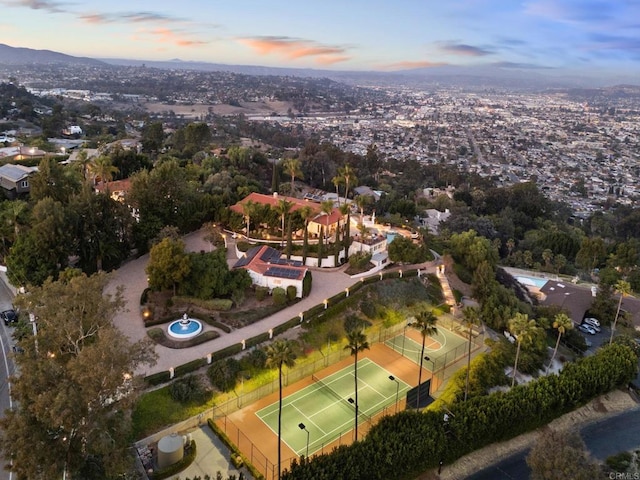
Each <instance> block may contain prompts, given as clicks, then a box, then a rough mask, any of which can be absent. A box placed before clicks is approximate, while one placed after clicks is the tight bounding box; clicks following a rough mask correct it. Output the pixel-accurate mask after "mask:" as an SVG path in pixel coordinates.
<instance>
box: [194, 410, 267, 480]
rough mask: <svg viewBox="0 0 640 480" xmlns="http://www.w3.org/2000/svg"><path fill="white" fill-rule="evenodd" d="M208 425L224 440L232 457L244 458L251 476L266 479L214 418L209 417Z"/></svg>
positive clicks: (257, 479)
mask: <svg viewBox="0 0 640 480" xmlns="http://www.w3.org/2000/svg"><path fill="white" fill-rule="evenodd" d="M207 425H209V428H211V430H213V433H214V434H215V435H217V436H218V438H219V439H220V440H221V441H222V443H224V444H225V445H226V446H227V448H228V449H229V450H231V458H232V459H233V458H234V457H235V458H236V459H237V457H240V458H241V459H242V461H243V462H244V464H245V465H246V466H247V469H248V470H249V473H251V476H252V477H253V478H255V479H256V480H264V475H262V474H261V473H260V472H259V471H258V470H256V468H255V467H254V466H253V465H251V462H249V461H248V460H247V458H246V457H245V456H244V455H243V454H242V452H241V451H240V450H239V449H238V447H236V446H235V445H234V444H233V442H232V441H231V440H230V439H229V437H227V434H226V433H224V432H223V431H222V430H221V429H220V428H219V427H218V425H216V422H214V421H213V420H212V419H208V420H207ZM236 461H237V460H236Z"/></svg>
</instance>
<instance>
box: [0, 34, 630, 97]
mask: <svg viewBox="0 0 640 480" xmlns="http://www.w3.org/2000/svg"><path fill="white" fill-rule="evenodd" d="M0 64H3V65H34V64H48V65H51V64H68V65H73V64H76V65H93V66H107V65H113V66H143V65H144V66H146V67H150V68H158V69H165V70H167V69H169V70H199V71H210V72H214V71H215V72H220V71H224V72H232V73H238V74H245V75H276V76H296V77H312V78H329V79H331V80H335V81H338V82H343V83H348V84H352V85H354V84H355V85H383V86H399V85H402V86H412V87H434V86H438V85H441V86H459V87H464V88H471V89H482V90H486V89H491V88H507V89H526V90H532V89H548V88H562V89H566V88H599V87H603V86H610V85H615V84H631V85H640V81H639V80H638V79H636V78H629V77H623V76H620V77H619V78H615V79H612V78H609V79H608V80H604V79H595V78H588V77H586V76H568V75H565V76H560V75H557V74H556V72H554V71H553V70H545V69H534V68H527V67H526V66H518V65H504V64H496V65H493V66H476V67H460V66H442V67H432V68H421V69H413V70H402V71H395V72H377V71H336V70H316V69H312V68H286V67H280V68H278V67H265V66H256V65H225V64H219V63H209V62H191V61H184V60H180V59H171V60H167V61H153V60H129V59H115V58H109V59H106V58H105V59H94V58H87V57H74V56H71V55H65V54H63V53H59V52H53V51H51V50H33V49H30V48H16V47H10V46H8V45H4V44H0Z"/></svg>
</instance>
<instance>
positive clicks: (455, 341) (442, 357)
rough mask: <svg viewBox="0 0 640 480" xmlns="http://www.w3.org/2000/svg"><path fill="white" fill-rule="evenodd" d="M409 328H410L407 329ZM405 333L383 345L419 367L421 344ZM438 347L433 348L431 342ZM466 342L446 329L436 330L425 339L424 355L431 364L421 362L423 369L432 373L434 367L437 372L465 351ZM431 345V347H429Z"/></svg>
mask: <svg viewBox="0 0 640 480" xmlns="http://www.w3.org/2000/svg"><path fill="white" fill-rule="evenodd" d="M409 328H410V327H409ZM405 333H406V332H403V333H400V335H397V336H395V337H393V338H390V339H389V340H387V341H386V342H384V344H385V345H386V346H387V347H389V348H391V349H392V350H394V351H396V352H398V353H400V354H401V355H403V356H405V357H407V358H408V359H410V360H412V361H413V362H415V363H416V364H417V365H420V351H421V350H422V343H419V342H416V341H415V340H413V339H412V338H410V337H407V336H406V335H405ZM434 341H435V342H436V343H437V344H438V345H437V346H434V345H433V342H434ZM467 342H468V340H465V339H464V338H462V337H460V336H458V335H456V334H455V333H452V332H450V331H449V330H447V329H446V328H438V333H436V334H435V335H433V336H429V337H427V339H426V345H425V347H424V354H425V356H428V357H429V358H430V359H431V361H433V362H434V363H433V364H432V363H431V362H427V361H425V362H422V365H423V368H426V369H427V370H429V371H430V372H433V370H434V365H435V370H439V369H440V368H442V367H443V366H445V365H446V364H447V363H449V362H451V360H452V359H453V358H455V357H457V356H458V355H460V354H462V353H464V352H465V351H466V350H465V349H466V348H467V347H466V346H465V345H467ZM430 344H431V345H430Z"/></svg>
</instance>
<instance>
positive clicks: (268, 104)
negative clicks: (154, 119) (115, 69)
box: [141, 101, 292, 118]
mask: <svg viewBox="0 0 640 480" xmlns="http://www.w3.org/2000/svg"><path fill="white" fill-rule="evenodd" d="M141 106H142V107H143V108H144V109H145V110H146V111H148V112H149V113H162V112H173V113H175V114H176V115H180V116H182V117H184V118H199V117H202V116H205V115H208V114H211V115H222V116H230V115H239V114H243V115H272V114H276V115H286V114H287V112H288V111H289V109H290V108H291V107H292V104H291V102H281V101H263V102H240V104H239V106H236V105H229V104H194V105H168V104H166V103H158V102H149V103H144V104H141Z"/></svg>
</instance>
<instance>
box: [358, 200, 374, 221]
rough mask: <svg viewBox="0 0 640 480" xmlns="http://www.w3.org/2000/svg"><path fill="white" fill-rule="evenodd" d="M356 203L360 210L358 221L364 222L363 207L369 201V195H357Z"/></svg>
mask: <svg viewBox="0 0 640 480" xmlns="http://www.w3.org/2000/svg"><path fill="white" fill-rule="evenodd" d="M355 200H356V205H357V206H358V209H359V210H360V223H364V207H366V206H367V205H368V204H369V203H370V202H371V196H370V195H358V196H357V197H356V198H355Z"/></svg>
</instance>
